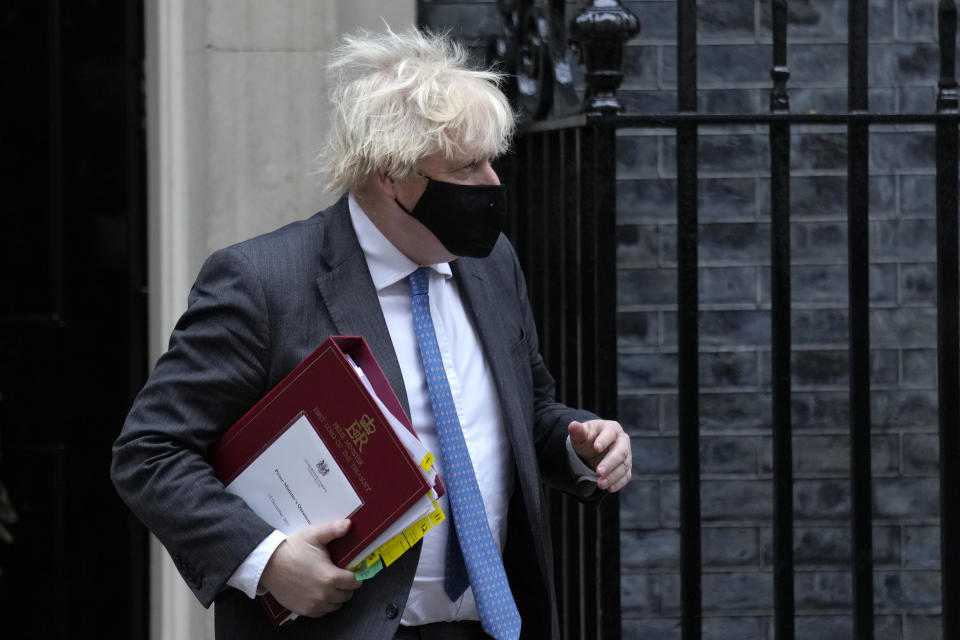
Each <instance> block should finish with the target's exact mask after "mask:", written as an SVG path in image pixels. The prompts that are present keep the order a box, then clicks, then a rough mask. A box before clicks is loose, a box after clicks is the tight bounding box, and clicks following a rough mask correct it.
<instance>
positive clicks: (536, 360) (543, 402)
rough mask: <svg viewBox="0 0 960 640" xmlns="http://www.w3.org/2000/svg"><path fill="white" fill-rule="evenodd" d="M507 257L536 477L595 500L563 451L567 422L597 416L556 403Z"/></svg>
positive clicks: (519, 279) (521, 285)
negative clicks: (528, 389) (526, 375)
mask: <svg viewBox="0 0 960 640" xmlns="http://www.w3.org/2000/svg"><path fill="white" fill-rule="evenodd" d="M510 254H511V257H512V263H513V273H512V277H513V286H514V288H515V290H516V292H517V293H516V299H517V304H518V313H519V315H520V317H521V318H522V327H523V334H524V338H525V341H526V347H527V362H528V363H529V372H530V380H531V382H532V386H533V401H534V406H533V441H534V448H535V450H536V452H537V459H538V461H539V466H540V474H541V476H542V479H543V481H544V482H545V483H546V484H548V485H550V486H551V487H553V488H555V489H558V490H560V491H563V492H565V493H569V494H570V495H572V496H574V497H576V498H577V499H578V500H585V499H592V498H599V497H601V496H602V494H603V493H604V492H602V491H597V492H594V493H593V494H591V495H590V496H584V495H583V494H582V493H581V492H580V491H579V489H578V488H577V482H576V476H575V474H574V473H573V471H572V469H571V467H570V463H569V458H568V454H567V448H566V441H567V426H568V425H569V424H570V422H572V421H573V420H578V421H581V422H582V421H585V420H592V419H594V418H596V417H597V416H596V415H595V414H593V413H591V412H589V411H585V410H582V409H575V408H572V407H569V406H567V405H566V404H563V403H561V402H557V401H556V398H555V391H556V384H555V382H554V379H553V376H552V375H551V373H550V371H549V370H548V369H547V366H546V363H544V361H543V357H542V356H541V354H540V345H539V338H538V336H537V327H536V323H535V321H534V318H533V312H532V310H531V308H530V301H529V299H528V298H527V288H526V280H525V278H524V275H523V271H522V270H521V268H520V263H519V261H518V260H517V257H516V254H515V253H514V252H513V250H512V248H511V249H510ZM559 311H560V310H558V312H559Z"/></svg>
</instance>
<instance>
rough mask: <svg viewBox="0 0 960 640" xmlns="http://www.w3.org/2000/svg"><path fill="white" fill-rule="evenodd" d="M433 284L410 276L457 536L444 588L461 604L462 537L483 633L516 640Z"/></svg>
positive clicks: (419, 273)
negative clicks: (435, 316) (444, 354)
mask: <svg viewBox="0 0 960 640" xmlns="http://www.w3.org/2000/svg"><path fill="white" fill-rule="evenodd" d="M429 285H430V267H420V268H419V269H417V270H416V271H414V272H413V273H412V274H410V295H411V296H412V302H411V309H412V310H413V328H414V331H415V332H416V334H417V344H418V345H419V346H420V358H421V360H423V372H424V374H425V375H426V378H427V388H428V389H429V390H430V405H431V406H432V407H433V417H434V420H435V421H436V426H437V437H438V438H439V439H440V460H441V462H442V464H443V469H444V472H445V473H444V478H443V480H444V484H445V486H446V488H447V496H448V498H449V500H450V509H451V510H452V511H453V523H454V525H455V527H456V536H454V535H453V531H451V532H450V533H451V535H450V538H451V540H450V543H452V544H448V545H447V562H446V565H447V567H448V568H450V567H453V568H454V572H453V573H454V575H453V576H451V575H447V576H445V577H444V589H446V591H447V594H448V595H450V596H451V599H456V598H458V597H459V596H460V594H462V593H463V591H464V589H465V588H466V585H465V584H463V582H462V581H461V584H460V586H459V591H457V590H456V588H457V587H456V586H455V584H453V583H455V582H457V578H456V573H457V571H456V567H457V565H460V564H461V563H460V562H459V556H461V553H459V552H458V551H457V545H456V542H457V540H456V539H454V538H459V542H460V547H461V548H462V557H463V562H464V563H465V564H466V569H467V575H468V576H469V578H470V585H471V586H472V587H473V597H474V600H475V601H476V603H477V611H478V612H479V613H480V624H481V626H483V630H484V631H486V632H487V633H488V634H489V635H491V636H493V637H494V638H497V640H505V639H507V638H510V639H513V640H515V639H516V638H518V637H519V636H520V613H519V612H518V611H517V605H516V604H515V603H514V601H513V594H512V593H511V592H510V585H509V584H508V583H507V574H506V572H505V571H504V570H503V561H502V560H501V559H500V553H499V551H498V550H497V544H496V542H494V539H493V534H492V533H490V526H489V525H488V524H487V514H486V511H484V508H483V497H482V496H481V495H480V487H478V486H477V477H476V476H475V475H474V473H473V463H472V462H471V461H470V452H469V451H468V450H467V443H466V441H465V440H464V439H463V431H462V430H461V429H460V420H459V419H458V418H457V408H456V406H455V405H454V403H453V396H452V395H451V394H450V383H449V382H448V381H447V374H446V373H445V372H444V370H443V361H442V359H441V357H440V348H439V347H438V346H437V334H436V333H435V331H434V328H433V320H432V319H431V318H430V298H429V297H428V296H427V289H428V287H429ZM451 549H452V555H453V557H451ZM451 592H453V593H451Z"/></svg>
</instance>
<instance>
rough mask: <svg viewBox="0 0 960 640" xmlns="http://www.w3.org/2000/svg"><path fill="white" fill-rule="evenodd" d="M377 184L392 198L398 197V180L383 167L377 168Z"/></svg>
mask: <svg viewBox="0 0 960 640" xmlns="http://www.w3.org/2000/svg"><path fill="white" fill-rule="evenodd" d="M377 186H378V187H380V190H381V191H382V192H383V193H384V194H386V196H387V197H388V198H390V199H391V200H393V199H394V198H396V197H397V183H396V181H395V180H394V179H393V178H392V177H390V176H389V175H387V173H386V172H385V171H383V170H382V169H377Z"/></svg>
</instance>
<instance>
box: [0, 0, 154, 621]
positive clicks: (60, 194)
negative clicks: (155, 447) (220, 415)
mask: <svg viewBox="0 0 960 640" xmlns="http://www.w3.org/2000/svg"><path fill="white" fill-rule="evenodd" d="M143 41H144V36H143V8H142V2H139V1H129V0H99V1H98V0H70V1H69V2H68V1H65V0H47V1H38V0H9V1H7V2H4V3H3V6H2V8H0V61H2V68H3V100H2V101H0V150H2V153H0V184H2V186H3V189H2V192H3V202H4V214H5V215H4V231H3V233H0V273H2V277H3V283H4V285H3V296H2V298H0V484H2V485H3V486H4V487H6V489H7V492H8V494H9V501H10V504H11V505H12V507H13V509H14V510H15V512H16V514H17V521H16V522H15V523H13V524H7V525H6V528H7V529H8V530H9V531H10V532H11V533H12V534H13V537H14V539H13V541H12V542H3V541H0V570H2V575H0V609H2V610H3V613H4V614H6V615H3V616H2V622H0V636H4V637H11V636H10V635H9V631H10V630H9V628H7V625H11V626H12V625H15V627H13V628H16V629H18V632H17V637H19V638H67V637H70V638H86V637H91V638H92V637H96V638H145V637H146V635H147V582H146V575H147V574H146V558H147V537H146V533H145V532H144V530H143V529H142V527H141V526H140V525H139V524H138V523H136V522H133V521H131V518H130V516H129V515H128V512H127V509H126V508H125V507H124V506H123V505H122V504H121V502H120V501H119V499H118V498H117V496H116V493H115V492H114V490H113V487H112V485H111V483H110V479H109V473H108V471H109V461H110V447H111V443H112V441H113V439H114V438H115V437H116V435H117V433H118V432H119V429H120V426H121V424H122V422H123V418H124V415H125V413H126V411H127V408H128V407H129V404H130V400H131V398H132V394H133V392H134V390H136V389H138V388H139V387H140V386H141V385H142V383H143V379H144V375H145V371H146V356H145V347H146V344H145V327H146V316H145V311H146V304H145V300H146V297H145V294H146V289H145V242H144V221H145V217H146V216H145V198H144V163H145V161H144V147H145V133H144V98H143V57H144V52H143V50H144V46H143Z"/></svg>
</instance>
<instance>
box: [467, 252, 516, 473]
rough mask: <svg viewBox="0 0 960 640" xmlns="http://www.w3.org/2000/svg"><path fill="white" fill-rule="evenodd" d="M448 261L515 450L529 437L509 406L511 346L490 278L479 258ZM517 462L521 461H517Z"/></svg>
mask: <svg viewBox="0 0 960 640" xmlns="http://www.w3.org/2000/svg"><path fill="white" fill-rule="evenodd" d="M452 264H453V271H454V274H455V275H456V276H457V282H458V284H459V286H460V291H461V295H462V296H463V300H464V303H465V304H466V307H467V312H468V313H469V314H470V316H471V317H472V318H473V320H474V322H475V326H476V329H477V333H478V334H479V336H480V343H481V344H482V345H483V350H484V353H485V355H486V357H487V364H488V365H489V366H490V370H491V372H492V373H493V379H494V382H495V384H496V387H497V391H498V392H499V394H500V401H501V403H502V404H503V407H502V408H503V413H504V421H505V423H506V428H507V435H508V436H509V437H510V441H511V442H512V443H513V446H514V449H515V450H518V444H519V443H522V442H524V441H527V440H529V435H527V436H524V435H523V434H522V433H520V432H519V430H522V429H524V428H525V425H522V424H518V420H517V418H516V416H517V415H522V414H518V413H517V411H516V409H517V407H512V406H509V405H510V404H512V403H515V402H516V401H517V394H516V383H515V382H514V377H513V371H512V370H511V367H512V366H513V363H512V357H513V356H512V354H511V353H510V347H511V345H510V344H508V343H509V340H507V339H505V337H504V327H506V326H507V323H506V322H505V321H504V318H503V317H502V311H501V304H500V303H499V302H498V301H497V299H496V296H495V292H493V291H491V289H490V280H489V279H488V278H487V277H486V274H485V272H484V269H483V268H482V267H481V266H480V262H479V261H474V260H469V261H468V260H464V259H460V260H456V261H455V262H453V263H452ZM520 450H522V449H520ZM518 462H521V461H520V460H518Z"/></svg>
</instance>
